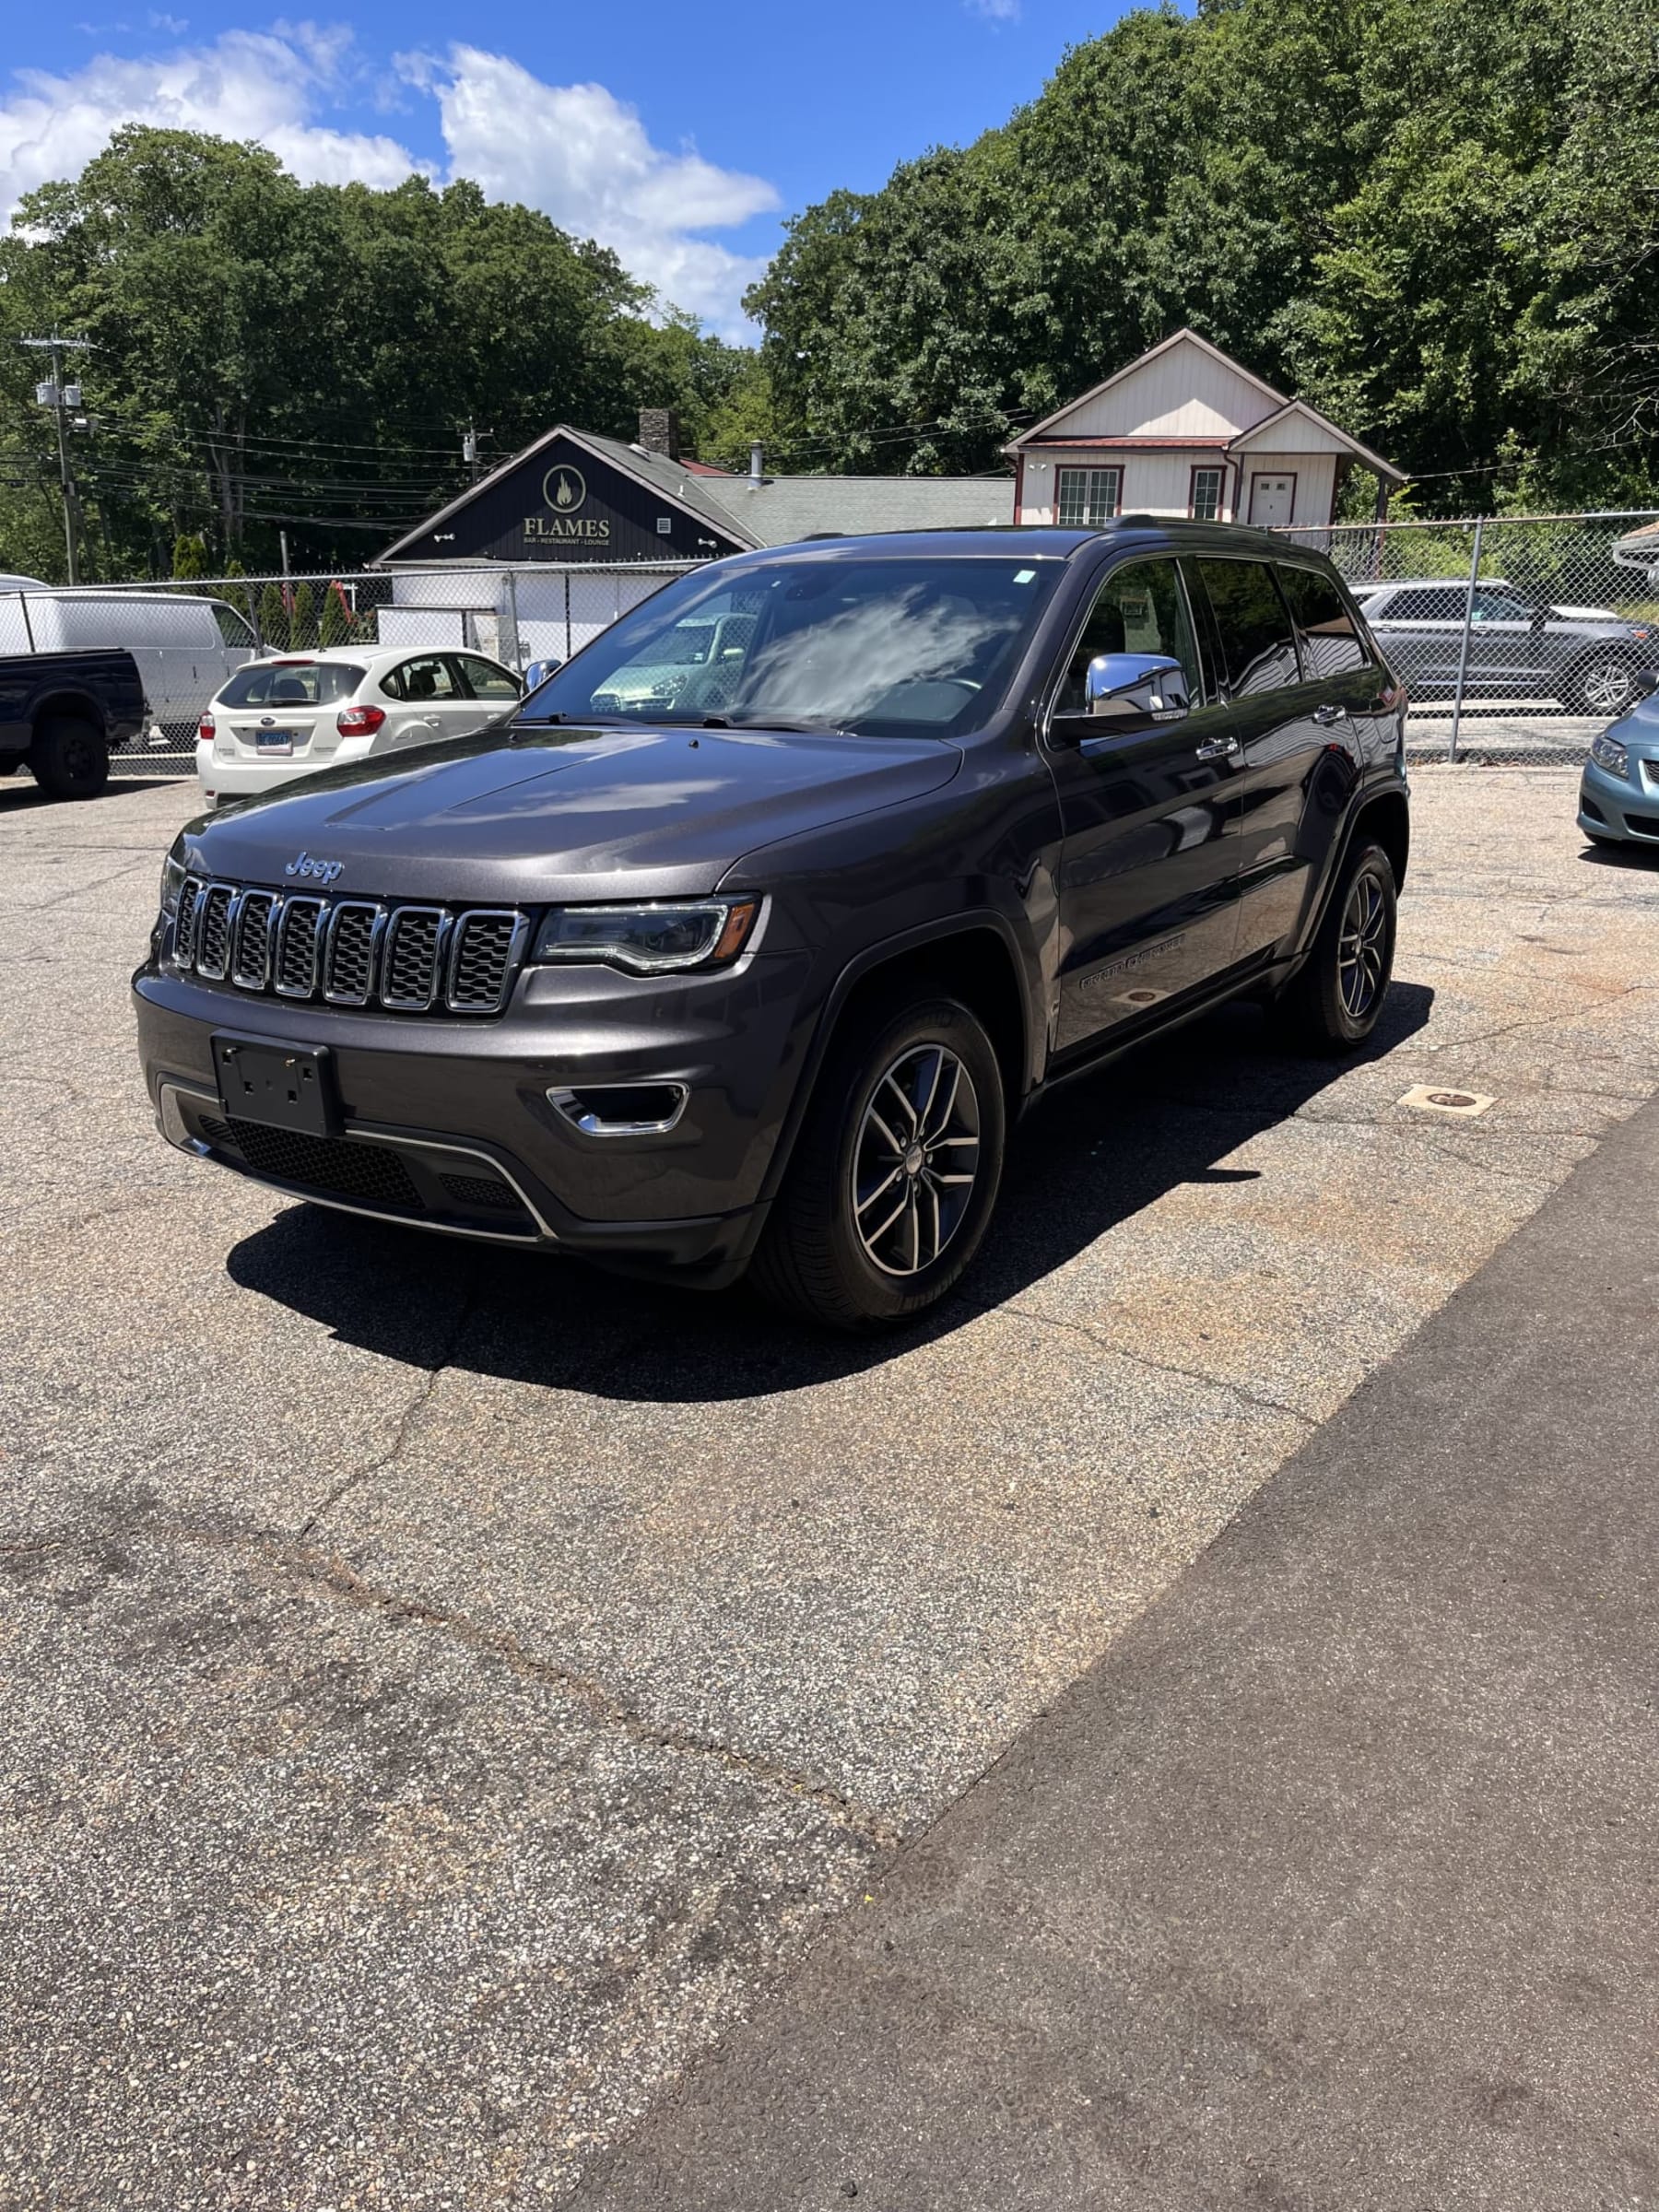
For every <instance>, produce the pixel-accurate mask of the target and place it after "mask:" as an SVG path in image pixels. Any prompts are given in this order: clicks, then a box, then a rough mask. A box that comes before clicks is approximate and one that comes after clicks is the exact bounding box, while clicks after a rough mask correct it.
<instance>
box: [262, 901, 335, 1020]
mask: <svg viewBox="0 0 1659 2212" xmlns="http://www.w3.org/2000/svg"><path fill="white" fill-rule="evenodd" d="M327 912H328V908H327V906H326V904H325V903H324V900H321V899H285V900H283V902H282V912H281V914H280V915H279V917H278V919H277V971H276V975H275V977H274V979H273V980H274V981H275V982H276V985H277V995H278V996H279V997H281V998H310V997H311V995H312V993H313V992H314V991H315V990H316V988H317V939H318V938H319V937H320V936H321V935H322V934H323V922H324V916H325V915H326V913H327Z"/></svg>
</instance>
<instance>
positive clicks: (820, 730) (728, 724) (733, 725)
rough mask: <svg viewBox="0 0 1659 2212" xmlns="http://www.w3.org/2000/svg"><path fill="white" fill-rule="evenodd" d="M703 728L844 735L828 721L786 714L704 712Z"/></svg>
mask: <svg viewBox="0 0 1659 2212" xmlns="http://www.w3.org/2000/svg"><path fill="white" fill-rule="evenodd" d="M701 726H702V727H703V728H704V729H705V730H794V731H797V732H798V733H799V734H800V735H803V736H806V737H844V736H845V735H846V734H847V733H846V732H845V730H838V729H837V728H836V727H835V725H834V724H833V723H829V722H792V721H791V720H790V719H789V717H788V716H787V715H786V714H705V715H704V716H703V717H702V725H701Z"/></svg>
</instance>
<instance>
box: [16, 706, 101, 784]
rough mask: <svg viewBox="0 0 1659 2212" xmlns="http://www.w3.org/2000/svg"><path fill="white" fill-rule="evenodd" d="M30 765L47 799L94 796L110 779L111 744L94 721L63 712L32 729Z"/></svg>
mask: <svg viewBox="0 0 1659 2212" xmlns="http://www.w3.org/2000/svg"><path fill="white" fill-rule="evenodd" d="M29 767H30V769H31V770H32V771H34V780H35V782H37V783H38V784H39V785H40V787H41V790H42V791H43V792H44V793H45V794H46V796H47V797H48V798H49V799H91V798H96V797H97V795H98V794H99V793H100V791H101V790H102V789H103V787H104V785H105V784H106V783H107V782H109V780H110V748H109V747H108V745H106V744H105V742H104V737H103V733H102V731H101V730H100V729H98V728H96V727H95V726H94V724H91V723H89V722H84V721H82V720H81V719H80V718H79V717H78V716H71V715H65V716H63V717H62V718H61V719H59V720H57V721H55V722H47V723H42V724H41V727H40V728H39V729H38V730H37V731H36V732H35V739H34V743H33V744H32V745H31V746H30V747H29Z"/></svg>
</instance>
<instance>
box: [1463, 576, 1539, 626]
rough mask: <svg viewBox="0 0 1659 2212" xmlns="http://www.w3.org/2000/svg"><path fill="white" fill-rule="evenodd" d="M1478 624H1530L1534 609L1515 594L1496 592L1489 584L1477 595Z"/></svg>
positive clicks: (1478, 591) (1476, 615)
mask: <svg viewBox="0 0 1659 2212" xmlns="http://www.w3.org/2000/svg"><path fill="white" fill-rule="evenodd" d="M1474 619H1475V620H1476V621H1477V622H1530V621H1531V619H1532V608H1531V607H1530V606H1528V605H1527V603H1526V601H1525V600H1524V599H1522V598H1520V597H1518V596H1517V595H1516V594H1515V593H1513V592H1496V591H1494V590H1493V589H1492V588H1491V586H1490V585H1489V584H1485V585H1482V586H1481V587H1480V588H1479V589H1478V590H1477V592H1476V594H1475V613H1474Z"/></svg>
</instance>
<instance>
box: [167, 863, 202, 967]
mask: <svg viewBox="0 0 1659 2212" xmlns="http://www.w3.org/2000/svg"><path fill="white" fill-rule="evenodd" d="M201 895H202V879H201V877H199V876H186V877H185V878H184V880H183V882H182V884H181V885H180V886H179V913H178V919H177V920H176V921H175V922H174V924H173V958H174V959H175V960H177V961H178V963H179V965H180V967H181V968H188V967H189V966H190V965H191V963H192V961H193V960H194V959H195V926H196V901H197V900H199V899H200V897H201Z"/></svg>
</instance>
